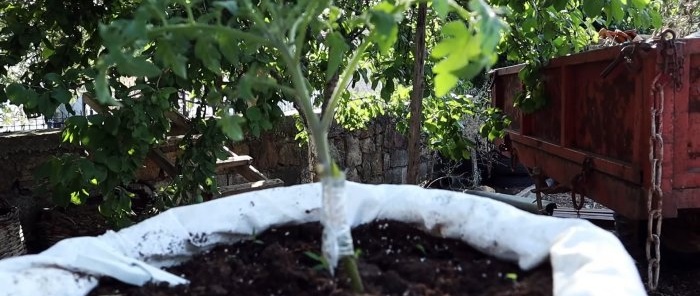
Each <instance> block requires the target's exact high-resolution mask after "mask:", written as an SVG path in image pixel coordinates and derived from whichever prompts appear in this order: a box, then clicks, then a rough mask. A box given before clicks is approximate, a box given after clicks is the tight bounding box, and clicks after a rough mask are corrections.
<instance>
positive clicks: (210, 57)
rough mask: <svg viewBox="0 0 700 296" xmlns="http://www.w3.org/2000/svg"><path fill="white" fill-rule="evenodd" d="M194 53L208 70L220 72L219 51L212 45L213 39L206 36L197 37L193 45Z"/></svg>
mask: <svg viewBox="0 0 700 296" xmlns="http://www.w3.org/2000/svg"><path fill="white" fill-rule="evenodd" d="M194 55H195V56H196V57H197V58H198V59H200V60H201V61H202V64H204V66H205V67H207V69H209V71H212V72H214V73H216V74H221V53H219V50H218V49H217V48H216V47H215V46H214V40H212V39H211V38H208V37H202V38H199V39H197V44H195V46H194Z"/></svg>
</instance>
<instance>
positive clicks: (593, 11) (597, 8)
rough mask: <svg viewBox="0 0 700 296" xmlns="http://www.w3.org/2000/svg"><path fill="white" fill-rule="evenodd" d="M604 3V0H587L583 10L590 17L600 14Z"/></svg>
mask: <svg viewBox="0 0 700 296" xmlns="http://www.w3.org/2000/svg"><path fill="white" fill-rule="evenodd" d="M604 5H605V1H604V0H585V1H583V12H584V13H585V14H586V15H587V16H589V17H596V16H599V15H600V12H601V10H602V9H603V6H604Z"/></svg>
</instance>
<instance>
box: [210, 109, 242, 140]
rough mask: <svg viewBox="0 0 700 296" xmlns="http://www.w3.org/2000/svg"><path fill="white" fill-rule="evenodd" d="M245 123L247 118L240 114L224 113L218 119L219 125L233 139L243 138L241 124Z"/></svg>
mask: <svg viewBox="0 0 700 296" xmlns="http://www.w3.org/2000/svg"><path fill="white" fill-rule="evenodd" d="M243 123H245V119H244V118H243V117H240V116H238V115H224V116H223V117H221V119H219V121H217V125H219V127H220V128H221V130H222V131H223V132H224V134H226V136H227V137H228V138H229V139H231V140H233V141H240V140H243V129H242V128H241V125H242V124H243Z"/></svg>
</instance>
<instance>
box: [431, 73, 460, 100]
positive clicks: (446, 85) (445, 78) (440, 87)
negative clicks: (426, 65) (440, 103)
mask: <svg viewBox="0 0 700 296" xmlns="http://www.w3.org/2000/svg"><path fill="white" fill-rule="evenodd" d="M458 81H459V78H457V76H455V75H453V74H451V73H441V74H438V75H436V76H435V95H436V96H438V97H442V96H445V95H447V93H449V92H450V90H452V88H454V87H455V85H457V82H458Z"/></svg>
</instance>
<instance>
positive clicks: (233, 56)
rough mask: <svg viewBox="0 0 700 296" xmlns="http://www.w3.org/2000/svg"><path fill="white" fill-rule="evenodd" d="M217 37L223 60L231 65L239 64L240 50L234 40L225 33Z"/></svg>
mask: <svg viewBox="0 0 700 296" xmlns="http://www.w3.org/2000/svg"><path fill="white" fill-rule="evenodd" d="M217 37H218V38H216V41H217V42H218V43H219V50H220V51H221V53H222V54H223V55H224V58H226V60H228V62H229V63H231V65H237V64H238V63H239V62H240V60H239V58H238V54H239V53H240V50H239V49H238V42H237V41H236V39H235V38H233V37H232V36H230V35H229V34H225V33H222V34H219V35H218V36H217Z"/></svg>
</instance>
